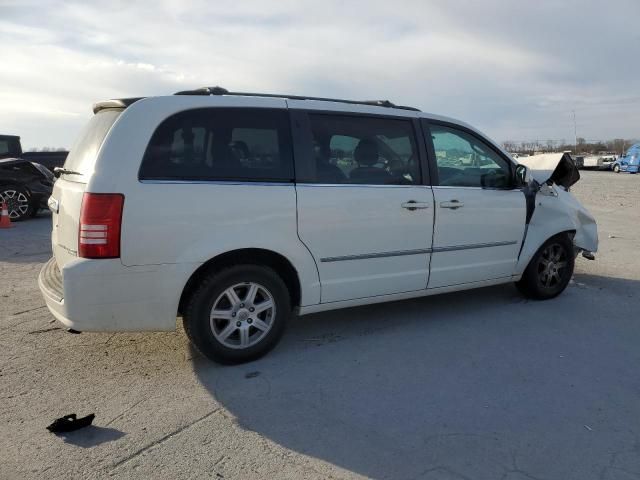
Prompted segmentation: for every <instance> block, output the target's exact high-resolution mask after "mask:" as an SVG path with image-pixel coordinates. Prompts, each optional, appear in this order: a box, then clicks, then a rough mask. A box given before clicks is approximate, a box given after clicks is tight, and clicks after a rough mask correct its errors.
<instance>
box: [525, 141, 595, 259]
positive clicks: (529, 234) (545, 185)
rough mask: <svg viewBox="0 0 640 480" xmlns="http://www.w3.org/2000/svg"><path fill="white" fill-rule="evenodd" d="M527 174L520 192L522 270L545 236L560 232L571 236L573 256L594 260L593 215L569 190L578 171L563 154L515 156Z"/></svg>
mask: <svg viewBox="0 0 640 480" xmlns="http://www.w3.org/2000/svg"><path fill="white" fill-rule="evenodd" d="M518 161H519V163H521V164H523V165H525V166H526V167H527V168H528V169H529V171H530V173H531V177H532V179H531V181H529V182H528V183H527V185H526V186H525V187H524V189H523V191H524V194H525V197H526V198H527V227H526V233H525V241H524V243H523V246H522V251H521V254H520V261H519V264H520V263H523V265H524V266H523V267H522V269H524V267H526V265H527V264H528V262H529V259H530V258H531V256H533V254H534V253H535V252H536V250H537V249H538V248H539V247H540V245H542V243H544V242H545V241H546V240H547V239H549V238H551V237H552V236H554V235H557V234H558V233H562V232H569V233H570V234H571V235H572V237H573V244H574V246H575V249H576V255H577V254H578V253H581V252H582V255H583V256H584V257H585V258H588V259H591V260H593V259H594V255H593V254H594V252H596V251H597V250H598V228H597V225H596V221H595V218H593V216H592V215H591V214H590V213H589V211H588V210H587V209H586V208H585V207H584V206H583V205H582V204H581V203H580V202H579V201H578V200H577V199H576V198H575V197H574V196H573V194H572V193H571V192H570V191H569V189H570V187H571V186H572V185H574V184H575V183H576V182H577V181H578V180H579V179H580V172H579V171H578V168H577V167H576V165H575V163H574V162H573V160H572V159H571V156H570V155H569V154H567V153H557V154H553V153H550V154H543V155H534V156H531V157H524V158H520V159H518Z"/></svg>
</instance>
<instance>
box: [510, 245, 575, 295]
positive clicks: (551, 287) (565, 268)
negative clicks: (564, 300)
mask: <svg viewBox="0 0 640 480" xmlns="http://www.w3.org/2000/svg"><path fill="white" fill-rule="evenodd" d="M574 265H575V255H574V251H573V243H572V242H571V239H570V238H569V236H568V235H567V234H561V235H556V236H555V237H552V238H550V239H549V240H547V241H546V242H545V243H544V244H543V245H542V246H541V247H540V249H538V251H537V252H536V253H535V255H534V256H533V258H532V259H531V261H530V262H529V265H527V268H526V269H525V271H524V273H523V275H522V278H521V279H520V281H518V282H516V286H517V287H518V290H520V292H521V293H522V294H523V295H525V296H526V297H529V298H533V299H536V300H548V299H550V298H554V297H557V296H558V295H560V294H561V293H562V292H563V291H564V289H565V288H567V285H568V284H569V281H570V280H571V277H572V275H573V269H574Z"/></svg>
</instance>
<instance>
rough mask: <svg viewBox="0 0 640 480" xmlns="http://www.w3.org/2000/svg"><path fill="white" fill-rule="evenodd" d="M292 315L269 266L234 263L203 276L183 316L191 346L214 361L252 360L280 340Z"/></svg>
mask: <svg viewBox="0 0 640 480" xmlns="http://www.w3.org/2000/svg"><path fill="white" fill-rule="evenodd" d="M290 317H291V299H290V295H289V291H288V289H287V287H286V285H285V283H284V282H283V281H282V279H281V278H280V276H279V275H278V274H277V273H276V272H274V271H273V270H272V269H271V268H268V267H263V266H259V265H238V266H234V267H230V268H226V269H224V270H221V271H219V272H212V273H210V274H207V275H206V276H205V277H204V278H203V280H202V281H201V283H200V285H199V286H198V287H197V288H196V289H195V290H194V291H193V292H192V293H191V295H190V296H189V300H188V301H187V304H186V308H185V310H184V315H183V323H184V329H185V331H186V333H187V336H188V337H189V340H191V343H192V344H193V345H194V347H195V348H196V349H197V350H198V351H199V352H200V353H201V354H202V355H204V356H205V357H207V358H209V359H210V360H213V361H215V362H219V363H224V364H236V363H243V362H249V361H251V360H255V359H257V358H259V357H261V356H263V355H265V354H266V353H267V352H269V351H270V350H271V349H272V348H273V347H275V345H276V344H277V343H278V341H279V340H280V337H282V334H283V333H284V330H285V327H286V324H287V322H288V321H289V318H290Z"/></svg>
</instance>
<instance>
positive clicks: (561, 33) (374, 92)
mask: <svg viewBox="0 0 640 480" xmlns="http://www.w3.org/2000/svg"><path fill="white" fill-rule="evenodd" d="M36 10H37V14H35V13H34V12H35V11H36ZM638 14H640V4H639V3H638V2H637V1H635V0H616V1H611V2H609V3H608V4H607V7H606V8H603V7H602V5H601V3H600V2H596V1H590V0H584V1H580V2H578V1H574V0H571V1H566V2H562V4H560V3H559V2H556V1H551V0H541V1H538V2H535V3H533V2H526V3H525V2H511V1H506V0H504V1H499V0H486V1H484V2H471V1H464V0H452V1H450V2H436V1H399V2H382V1H377V2H374V1H370V2H364V1H359V2H340V1H336V0H327V1H324V2H299V1H290V0H283V1H278V2H275V1H274V2H269V3H267V2H259V1H246V2H237V1H233V2H232V1H227V0H222V1H218V2H210V1H200V0H191V1H182V2H172V1H155V2H150V1H141V2H128V1H116V2H101V3H91V2H68V1H55V0H52V1H45V2H38V3H37V4H35V3H30V2H11V3H7V2H3V3H2V6H0V19H2V20H0V45H1V47H0V60H1V63H2V65H3V68H2V70H1V71H0V85H1V86H2V87H1V89H0V132H2V133H4V132H6V133H16V134H19V135H21V136H22V137H23V141H24V143H25V145H26V146H27V147H39V146H44V145H52V146H61V145H65V146H69V145H70V144H71V143H72V141H73V138H74V137H75V135H76V134H77V132H78V130H79V129H80V128H81V125H82V123H83V122H85V121H86V119H87V118H88V117H89V116H90V114H91V111H90V108H91V105H92V104H93V103H94V102H95V101H97V100H101V99H106V98H114V97H127V96H141V95H160V94H171V93H173V92H175V91H178V90H183V89H186V88H194V87H199V86H203V85H217V84H219V85H222V86H225V87H226V88H228V89H231V90H239V91H242V90H244V91H265V92H276V93H279V92H285V93H292V94H307V95H317V96H335V97H342V98H388V99H390V100H392V101H394V102H397V103H402V104H407V105H414V106H417V107H419V108H421V109H423V110H425V111H432V112H434V113H440V114H444V115H450V116H454V117H458V118H461V119H463V120H465V121H468V122H469V123H472V124H474V125H476V126H477V127H479V128H480V129H481V130H484V131H485V132H487V133H488V134H489V135H491V136H492V137H494V138H496V139H497V140H506V139H517V140H525V139H527V140H528V139H540V140H544V139H547V138H553V139H560V138H572V135H573V121H572V114H571V111H572V110H576V114H577V118H578V127H579V135H580V136H584V137H586V138H609V137H613V136H625V137H637V136H639V135H640V133H639V132H638V128H639V125H640V113H639V112H640V98H639V96H638V90H637V78H640V63H639V62H637V61H636V60H635V58H636V57H637V53H638V46H639V45H640V30H638V29H637V27H636V25H635V24H634V23H635V21H636V20H635V19H637V18H638Z"/></svg>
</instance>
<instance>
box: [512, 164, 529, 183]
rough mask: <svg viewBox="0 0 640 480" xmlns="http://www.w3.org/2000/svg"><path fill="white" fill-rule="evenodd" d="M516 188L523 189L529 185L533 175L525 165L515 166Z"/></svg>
mask: <svg viewBox="0 0 640 480" xmlns="http://www.w3.org/2000/svg"><path fill="white" fill-rule="evenodd" d="M515 176H516V186H518V187H524V186H527V185H529V184H530V183H531V181H532V180H533V175H531V170H530V169H529V167H527V166H526V165H522V164H520V165H518V166H516V175H515Z"/></svg>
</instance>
